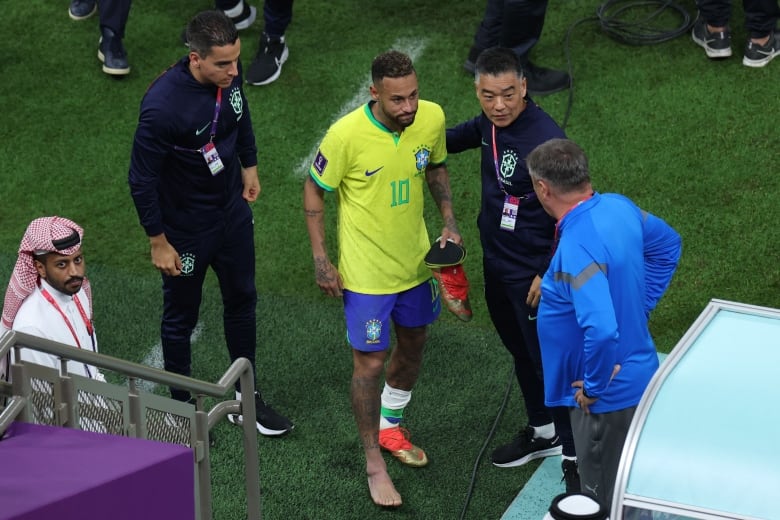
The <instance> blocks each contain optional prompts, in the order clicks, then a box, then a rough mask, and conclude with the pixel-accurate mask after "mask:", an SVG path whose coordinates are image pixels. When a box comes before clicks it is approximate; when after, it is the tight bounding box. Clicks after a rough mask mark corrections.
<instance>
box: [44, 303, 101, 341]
mask: <svg viewBox="0 0 780 520" xmlns="http://www.w3.org/2000/svg"><path fill="white" fill-rule="evenodd" d="M41 294H42V295H43V297H44V298H46V301H47V302H49V303H51V304H52V305H53V306H54V308H55V309H57V312H59V313H60V316H62V319H63V320H65V325H67V326H68V329H70V333H71V334H73V339H74V340H76V346H77V347H78V348H81V342H80V341H79V336H78V334H76V329H74V328H73V325H72V324H71V323H70V320H69V319H68V317H67V316H66V315H65V313H64V312H62V309H61V308H60V306H59V305H58V304H57V301H56V300H55V299H54V298H53V297H52V295H51V294H49V291H47V290H46V289H44V288H41ZM73 301H74V302H75V303H76V308H77V309H78V310H79V314H81V319H82V320H84V325H85V326H86V327H87V333H88V334H89V337H90V339H92V350H93V351H94V350H95V336H94V334H93V332H94V329H93V328H92V321H91V320H90V319H89V318H88V317H87V313H86V312H84V307H82V306H81V302H80V301H79V297H78V296H76V295H75V294H74V295H73Z"/></svg>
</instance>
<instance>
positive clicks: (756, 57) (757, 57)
mask: <svg viewBox="0 0 780 520" xmlns="http://www.w3.org/2000/svg"><path fill="white" fill-rule="evenodd" d="M778 54H780V36H778V33H776V32H775V31H772V32H771V33H769V41H768V42H766V45H759V44H757V43H753V42H752V41H750V40H748V42H747V45H745V55H744V56H743V57H742V65H745V66H746V67H763V66H764V65H766V64H767V63H769V62H770V61H772V58H774V57H775V56H777V55H778Z"/></svg>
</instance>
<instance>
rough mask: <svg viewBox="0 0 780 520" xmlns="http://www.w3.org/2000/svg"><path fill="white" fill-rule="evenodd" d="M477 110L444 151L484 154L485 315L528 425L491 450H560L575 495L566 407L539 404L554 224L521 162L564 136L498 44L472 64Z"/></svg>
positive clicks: (497, 455) (518, 457)
mask: <svg viewBox="0 0 780 520" xmlns="http://www.w3.org/2000/svg"><path fill="white" fill-rule="evenodd" d="M475 84H476V91H477V99H479V103H480V105H481V107H482V113H481V114H480V115H478V116H477V117H475V118H473V119H471V120H469V121H466V122H465V123H461V124H459V125H457V126H455V127H453V128H450V129H448V130H447V151H448V152H449V153H458V152H462V151H464V150H468V149H472V148H478V149H480V150H481V154H482V166H481V178H482V205H481V208H480V211H479V217H478V220H477V224H478V226H479V235H480V239H481V242H482V253H483V270H484V280H485V301H486V302H487V306H488V311H489V312H490V319H491V320H492V321H493V325H494V326H495V328H496V331H497V332H498V335H499V336H500V337H501V341H502V342H503V344H504V346H505V347H506V349H507V350H508V351H509V352H510V353H511V354H512V357H513V361H514V365H515V375H516V376H517V381H518V383H519V384H520V389H521V391H522V393H523V400H524V402H525V409H526V413H527V415H528V424H527V425H526V426H525V427H524V428H523V429H522V430H521V431H520V432H519V434H518V435H517V436H516V437H515V438H514V439H513V440H512V441H510V442H509V443H507V444H505V445H503V446H501V447H499V448H497V449H496V450H495V451H494V452H493V455H492V459H493V464H494V465H496V466H498V467H501V468H510V467H516V466H520V465H523V464H525V463H527V462H529V461H531V460H534V459H537V458H541V457H549V456H552V455H559V454H561V452H562V453H563V461H562V469H563V476H564V479H565V481H566V489H567V491H579V487H580V483H579V479H578V478H577V462H576V454H575V450H574V442H573V440H572V437H571V427H570V426H569V418H568V413H567V411H566V409H564V408H561V409H557V410H555V409H549V408H547V407H546V406H545V404H544V383H543V378H542V360H541V355H540V353H539V339H538V337H537V334H536V307H537V305H538V304H539V295H540V292H539V285H540V284H541V281H542V279H541V277H542V276H543V275H544V272H545V271H546V270H547V265H548V263H549V261H550V249H551V247H552V241H553V229H554V226H555V221H554V220H553V219H552V218H551V217H550V216H549V215H547V213H545V211H544V209H543V208H542V207H541V206H540V205H539V201H538V200H536V195H535V194H534V191H533V187H532V185H531V178H530V177H529V176H528V170H527V169H526V166H525V157H526V156H527V155H528V154H529V153H530V152H531V150H533V149H534V148H535V147H536V146H537V145H539V144H541V143H543V142H545V141H547V140H549V139H552V138H555V137H565V134H564V133H563V130H561V128H560V127H559V126H558V125H557V124H556V123H555V121H553V119H552V118H551V117H550V116H549V115H547V114H546V113H545V112H544V111H543V110H542V109H541V108H540V107H539V106H538V105H536V103H534V102H533V100H531V99H530V98H529V97H528V96H527V94H528V84H527V79H526V76H525V70H524V69H523V67H522V66H521V63H520V60H519V58H518V57H517V55H516V54H515V52H514V51H513V50H512V49H508V48H502V47H494V48H492V49H488V50H486V51H484V52H482V54H480V55H479V58H478V59H477V62H476V78H475Z"/></svg>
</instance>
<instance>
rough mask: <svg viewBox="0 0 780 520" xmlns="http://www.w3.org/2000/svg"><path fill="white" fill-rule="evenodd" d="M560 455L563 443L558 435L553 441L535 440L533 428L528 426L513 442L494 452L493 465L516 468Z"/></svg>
mask: <svg viewBox="0 0 780 520" xmlns="http://www.w3.org/2000/svg"><path fill="white" fill-rule="evenodd" d="M560 454H561V441H560V440H559V439H558V436H557V435H556V436H555V437H553V438H552V439H542V438H534V429H533V427H532V426H526V427H525V429H524V430H523V431H521V432H520V433H519V434H517V437H515V438H514V440H512V442H510V443H509V444H506V445H504V446H501V447H499V448H496V449H495V451H493V465H494V466H497V467H499V468H514V467H516V466H522V465H523V464H525V463H526V462H529V461H532V460H534V459H540V458H542V457H550V456H552V455H560Z"/></svg>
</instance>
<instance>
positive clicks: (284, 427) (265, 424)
mask: <svg viewBox="0 0 780 520" xmlns="http://www.w3.org/2000/svg"><path fill="white" fill-rule="evenodd" d="M255 414H256V417H257V431H258V433H260V434H261V435H265V436H267V437H278V436H279V435H284V434H285V433H289V432H290V430H292V429H293V428H295V426H294V425H293V423H291V422H290V420H289V419H288V418H287V417H284V416H283V415H280V414H279V413H277V412H276V411H275V410H274V409H273V408H271V405H269V404H268V403H266V402H265V401H263V397H262V396H261V395H260V392H255ZM228 420H229V421H230V422H231V423H233V424H243V422H244V419H243V416H242V415H237V414H232V413H231V414H228Z"/></svg>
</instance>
